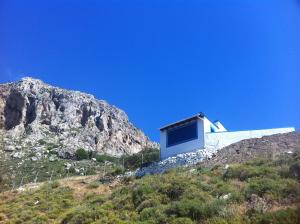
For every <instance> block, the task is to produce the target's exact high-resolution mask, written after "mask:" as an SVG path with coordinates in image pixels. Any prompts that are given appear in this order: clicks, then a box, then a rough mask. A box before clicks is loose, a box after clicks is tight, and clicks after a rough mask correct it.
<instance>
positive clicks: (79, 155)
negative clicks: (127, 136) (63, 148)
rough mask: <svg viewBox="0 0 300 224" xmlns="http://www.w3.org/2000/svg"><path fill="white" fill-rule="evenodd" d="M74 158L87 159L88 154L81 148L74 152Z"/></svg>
mask: <svg viewBox="0 0 300 224" xmlns="http://www.w3.org/2000/svg"><path fill="white" fill-rule="evenodd" d="M75 156H76V159H77V160H83V159H89V154H88V152H87V151H85V150H84V149H83V148H79V149H77V150H76V152H75Z"/></svg>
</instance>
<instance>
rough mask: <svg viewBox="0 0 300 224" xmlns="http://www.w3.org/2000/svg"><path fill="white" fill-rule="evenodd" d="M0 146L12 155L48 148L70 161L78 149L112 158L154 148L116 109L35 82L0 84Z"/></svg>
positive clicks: (83, 96) (85, 97) (82, 95)
mask: <svg viewBox="0 0 300 224" xmlns="http://www.w3.org/2000/svg"><path fill="white" fill-rule="evenodd" d="M0 130H1V133H2V137H1V138H2V144H3V145H4V149H5V150H6V151H12V153H15V152H18V151H20V150H22V149H24V148H25V149H30V150H41V149H42V148H45V147H48V148H49V146H51V148H55V150H56V152H57V153H58V155H59V156H61V157H64V158H71V157H72V156H74V152H75V151H76V150H77V149H78V148H83V149H85V150H86V151H97V152H99V153H108V154H110V155H121V154H124V153H126V154H132V153H136V152H139V151H141V150H142V149H143V148H147V147H157V145H156V144H155V143H153V142H151V141H150V140H149V139H148V138H147V137H146V136H145V135H144V134H143V132H142V131H141V130H139V129H137V128H136V127H135V126H133V124H131V123H130V122H129V121H128V118H127V115H126V114H125V113H124V112H123V111H122V110H120V109H118V108H116V107H114V106H112V105H109V104H108V103H107V102H105V101H103V100H97V99H95V98H94V96H92V95H89V94H85V93H81V92H78V91H69V90H65V89H61V88H57V87H53V86H50V85H47V84H45V83H43V82H42V81H41V80H37V79H33V78H23V79H21V80H20V81H19V82H15V83H7V84H1V85H0Z"/></svg>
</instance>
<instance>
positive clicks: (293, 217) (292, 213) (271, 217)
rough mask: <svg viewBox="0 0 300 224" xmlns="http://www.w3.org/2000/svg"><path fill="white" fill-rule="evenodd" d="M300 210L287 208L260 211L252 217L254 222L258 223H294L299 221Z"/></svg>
mask: <svg viewBox="0 0 300 224" xmlns="http://www.w3.org/2000/svg"><path fill="white" fill-rule="evenodd" d="M299 220H300V210H299V209H298V211H297V210H293V209H286V210H279V211H276V212H269V213H265V214H262V213H259V214H256V215H254V216H253V217H251V221H252V223H257V224H282V223H284V224H294V223H299Z"/></svg>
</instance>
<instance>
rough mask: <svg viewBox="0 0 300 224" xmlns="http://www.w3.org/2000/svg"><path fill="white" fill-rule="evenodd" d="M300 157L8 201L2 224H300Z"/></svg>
mask: <svg viewBox="0 0 300 224" xmlns="http://www.w3.org/2000/svg"><path fill="white" fill-rule="evenodd" d="M299 166H300V152H299V151H297V152H296V153H294V154H284V155H281V156H279V157H277V158H276V159H268V160H266V159H256V160H252V161H249V162H247V163H245V164H230V165H229V166H228V167H227V168H226V169H225V168H221V167H215V168H214V169H203V168H201V167H199V166H194V167H192V168H179V169H175V170H172V171H169V172H167V173H165V174H163V175H150V176H145V177H144V178H142V179H133V178H124V179H123V180H122V181H121V182H117V183H115V184H109V185H106V184H100V182H98V181H97V177H96V178H94V177H91V178H89V177H86V178H85V179H83V178H81V179H72V178H71V179H69V180H68V179H66V180H61V181H55V182H51V183H45V184H44V185H42V187H38V188H31V189H29V190H27V191H25V192H21V193H18V192H17V191H11V192H4V193H2V194H0V223H61V224H67V223H68V224H72V223H74V224H75V223H76V224H84V223H94V224H96V223H111V224H116V223H123V224H125V223H128V224H129V223H130V224H132V223H139V224H142V223H144V224H146V223H147V224H148V223H166V224H167V223H177V224H179V223H180V224H192V223H204V224H221V223H222V224H227V223H232V224H233V223H234V224H238V223H241V224H242V223H243V224H254V223H259V224H266V223H270V224H271V223H272V224H282V223H285V224H294V223H300V210H299V205H300V204H299V203H300V183H299V176H298V175H299Z"/></svg>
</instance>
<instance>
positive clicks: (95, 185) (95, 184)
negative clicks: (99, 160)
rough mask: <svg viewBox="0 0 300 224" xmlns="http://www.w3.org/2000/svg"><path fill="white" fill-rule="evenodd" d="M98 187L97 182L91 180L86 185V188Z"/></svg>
mask: <svg viewBox="0 0 300 224" xmlns="http://www.w3.org/2000/svg"><path fill="white" fill-rule="evenodd" d="M98 187H99V183H97V182H91V183H89V184H88V186H87V188H88V189H94V188H98Z"/></svg>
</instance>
